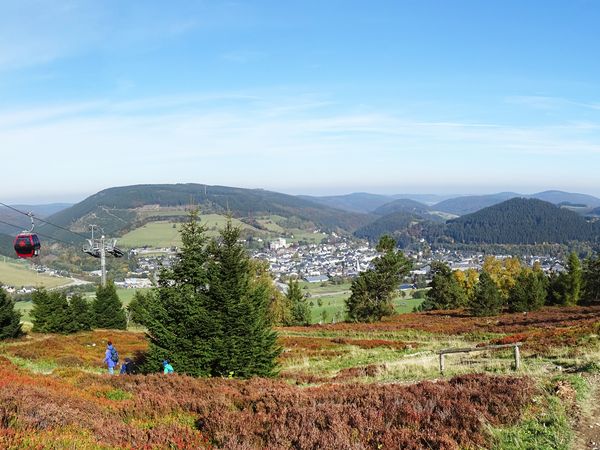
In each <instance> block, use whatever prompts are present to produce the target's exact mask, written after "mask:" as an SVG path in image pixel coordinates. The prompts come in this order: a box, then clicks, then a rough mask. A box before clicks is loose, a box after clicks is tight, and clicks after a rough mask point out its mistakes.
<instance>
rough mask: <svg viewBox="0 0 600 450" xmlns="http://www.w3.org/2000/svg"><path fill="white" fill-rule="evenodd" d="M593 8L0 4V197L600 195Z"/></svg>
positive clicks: (584, 4) (547, 4)
mask: <svg viewBox="0 0 600 450" xmlns="http://www.w3.org/2000/svg"><path fill="white" fill-rule="evenodd" d="M598 23H600V3H599V2H597V1H594V0H573V1H566V0H565V1H561V2H559V1H551V0H550V1H549V0H545V1H533V0H531V1H526V2H524V1H507V0H503V1H453V0H447V1H446V0H444V1H442V0H438V1H428V0H414V1H412V0H411V1H408V0H394V1H352V0H345V1H336V0H330V1H328V0H325V1H324V0H321V1H309V0H305V1H283V2H282V1H230V2H228V1H219V2H217V1H214V2H211V1H170V2H162V1H160V2H159V1H149V0H145V1H134V0H129V1H127V2H122V1H110V0H105V1H101V2H99V1H92V0H90V1H85V0H82V1H59V0H35V1H33V0H31V1H30V0H19V1H18V2H14V1H5V0H0V156H1V157H2V158H1V161H2V169H3V170H2V177H0V193H1V198H0V201H5V202H6V201H9V202H29V203H43V202H48V201H61V200H65V201H77V200H81V199H83V198H84V197H85V196H87V195H90V194H93V193H95V192H96V191H98V190H101V189H103V188H107V187H111V186H116V185H128V184H138V183H175V182H198V183H208V184H221V185H228V186H240V187H252V188H254V187H255V188H266V189H272V190H278V191H282V192H289V193H309V194H336V193H347V192H355V191H369V192H380V193H405V192H434V193H486V192H494V191H507V190H511V191H518V192H523V193H531V192H535V191H539V190H545V189H562V190H569V191H579V192H586V193H591V194H595V195H600V184H599V183H598V169H599V168H600V58H598V49H600V33H599V32H598Z"/></svg>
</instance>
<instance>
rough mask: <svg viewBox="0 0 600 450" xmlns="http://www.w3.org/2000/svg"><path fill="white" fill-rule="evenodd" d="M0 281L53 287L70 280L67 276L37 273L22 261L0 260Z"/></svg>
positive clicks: (13, 284) (17, 285)
mask: <svg viewBox="0 0 600 450" xmlns="http://www.w3.org/2000/svg"><path fill="white" fill-rule="evenodd" d="M0 282H2V283H4V284H7V285H9V286H15V287H21V286H34V287H35V286H43V287H46V288H53V287H57V286H63V285H65V284H68V283H70V282H71V280H70V279H68V278H62V277H51V276H49V275H44V274H40V273H37V272H35V271H33V270H31V269H30V268H29V263H27V262H24V261H10V260H8V259H6V260H0Z"/></svg>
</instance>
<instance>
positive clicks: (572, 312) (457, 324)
mask: <svg viewBox="0 0 600 450" xmlns="http://www.w3.org/2000/svg"><path fill="white" fill-rule="evenodd" d="M599 321H600V306H588V307H582V306H573V307H546V308H543V309H541V310H539V311H533V312H530V313H526V314H524V313H513V314H502V315H499V316H495V317H472V316H470V315H468V314H467V313H466V312H465V311H461V310H455V311H432V312H425V313H414V314H400V315H397V316H392V317H389V318H384V319H383V320H382V321H381V322H375V323H342V322H340V323H336V324H326V325H314V326H312V327H288V328H282V330H287V331H297V332H298V331H299V332H314V331H351V332H359V333H365V332H389V331H401V330H405V329H414V330H421V331H426V332H430V333H443V334H450V335H451V334H466V333H474V332H491V333H520V332H525V331H531V330H536V329H548V328H567V327H576V326H582V325H586V324H593V323H596V322H599Z"/></svg>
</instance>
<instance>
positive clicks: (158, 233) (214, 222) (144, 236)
mask: <svg viewBox="0 0 600 450" xmlns="http://www.w3.org/2000/svg"><path fill="white" fill-rule="evenodd" d="M200 223H201V224H202V225H204V226H206V227H207V236H209V237H216V236H218V235H219V230H220V229H222V228H223V227H224V226H225V224H226V223H227V217H225V216H221V215H219V214H204V215H201V216H200ZM232 223H233V225H234V226H239V227H241V228H242V230H245V231H249V232H253V233H254V232H255V233H256V234H260V231H259V230H257V229H255V228H253V227H251V226H250V225H247V224H245V223H244V222H242V221H240V220H239V219H232ZM181 225H182V223H181V222H171V221H155V222H149V223H147V224H145V225H143V226H141V227H139V228H136V229H135V230H132V231H130V232H129V233H127V234H125V235H123V236H122V237H121V238H119V240H118V245H119V246H120V247H123V248H138V247H146V246H147V247H154V248H163V247H175V246H176V247H178V246H180V245H181V235H180V230H181Z"/></svg>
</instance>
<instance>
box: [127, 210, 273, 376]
mask: <svg viewBox="0 0 600 450" xmlns="http://www.w3.org/2000/svg"><path fill="white" fill-rule="evenodd" d="M205 232H206V230H205V228H204V227H203V226H201V225H200V224H199V223H198V216H197V211H194V212H192V213H191V214H190V220H189V222H187V223H185V224H184V225H183V226H182V230H181V234H182V242H183V247H182V251H181V253H180V254H179V258H178V260H177V261H176V262H175V264H174V265H173V268H172V269H167V270H163V271H162V273H161V276H160V282H159V287H158V289H157V290H156V291H151V292H148V293H147V294H145V295H138V296H136V298H135V299H134V302H132V305H131V307H130V311H131V313H132V318H134V320H135V321H137V322H140V323H141V324H142V325H145V326H146V328H147V329H148V335H149V338H150V346H149V350H148V353H147V362H146V365H145V367H144V369H146V370H156V368H157V367H160V362H161V361H162V360H163V359H169V361H171V362H172V364H173V367H175V370H176V371H177V372H179V373H185V374H188V375H194V376H229V375H230V374H232V373H233V374H234V375H235V376H238V377H244V378H245V377H251V376H254V375H258V376H269V375H273V374H274V371H275V364H276V358H277V356H278V355H279V353H280V351H281V350H280V348H279V347H278V346H277V344H276V339H277V335H276V334H275V332H273V330H272V329H271V320H270V316H269V302H270V294H269V292H270V291H269V289H270V284H269V283H266V282H259V281H258V280H257V277H256V272H253V270H252V266H251V263H250V259H249V257H248V255H247V253H246V251H245V249H244V248H243V247H242V245H241V244H240V243H239V242H238V239H239V235H240V231H239V229H237V228H234V227H233V226H232V225H231V222H228V223H227V225H226V227H225V229H224V230H222V231H221V238H220V239H219V240H213V241H212V242H211V243H210V244H209V245H206V244H207V238H206V234H205Z"/></svg>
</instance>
